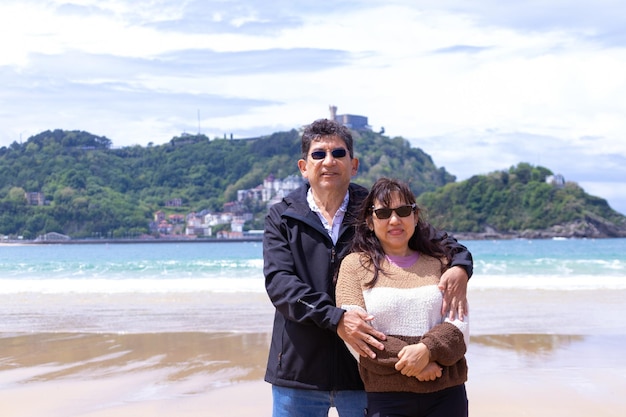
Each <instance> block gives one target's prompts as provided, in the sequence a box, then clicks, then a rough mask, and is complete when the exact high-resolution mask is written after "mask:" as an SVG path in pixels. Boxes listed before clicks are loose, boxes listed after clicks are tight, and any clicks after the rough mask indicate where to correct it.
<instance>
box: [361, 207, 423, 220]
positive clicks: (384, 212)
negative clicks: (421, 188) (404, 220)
mask: <svg viewBox="0 0 626 417" xmlns="http://www.w3.org/2000/svg"><path fill="white" fill-rule="evenodd" d="M416 207H417V206H416V205H415V204H407V205H405V206H400V207H396V208H389V207H383V208H379V209H375V208H374V206H372V209H374V214H375V215H376V217H377V218H379V219H380V220H385V219H388V218H390V217H391V213H392V212H394V211H395V212H396V214H397V215H398V217H407V216H410V215H411V213H413V212H414V211H415V209H416Z"/></svg>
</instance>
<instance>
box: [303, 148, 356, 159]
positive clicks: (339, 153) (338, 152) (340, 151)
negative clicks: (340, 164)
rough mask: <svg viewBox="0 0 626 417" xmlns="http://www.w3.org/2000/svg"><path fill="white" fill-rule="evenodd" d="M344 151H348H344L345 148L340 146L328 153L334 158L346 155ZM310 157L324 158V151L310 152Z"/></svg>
mask: <svg viewBox="0 0 626 417" xmlns="http://www.w3.org/2000/svg"><path fill="white" fill-rule="evenodd" d="M346 153H348V151H346V150H345V149H341V148H338V149H333V150H332V151H330V154H331V155H332V156H333V158H335V159H337V158H343V157H344V156H346ZM311 158H313V159H316V160H320V159H324V158H326V151H314V152H311Z"/></svg>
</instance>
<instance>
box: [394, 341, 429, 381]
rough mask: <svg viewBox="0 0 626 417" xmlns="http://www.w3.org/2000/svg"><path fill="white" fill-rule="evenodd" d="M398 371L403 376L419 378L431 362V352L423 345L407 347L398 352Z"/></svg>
mask: <svg viewBox="0 0 626 417" xmlns="http://www.w3.org/2000/svg"><path fill="white" fill-rule="evenodd" d="M398 358H399V359H400V360H399V361H398V362H396V365H395V367H396V370H397V371H400V373H401V374H402V375H406V376H415V377H417V376H418V375H419V374H420V373H421V372H422V371H424V368H426V366H427V365H428V363H429V362H430V351H429V350H428V348H427V347H426V345H425V344H423V343H421V342H420V343H417V344H415V345H407V346H405V347H403V348H402V349H400V352H398Z"/></svg>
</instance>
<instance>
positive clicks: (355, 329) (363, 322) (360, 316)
mask: <svg viewBox="0 0 626 417" xmlns="http://www.w3.org/2000/svg"><path fill="white" fill-rule="evenodd" d="M372 320H374V316H372V315H371V314H368V313H366V312H364V311H357V310H350V311H346V312H345V313H344V314H343V316H342V317H341V320H339V323H338V324H337V334H338V335H339V337H341V338H342V339H343V341H344V342H346V343H347V344H349V345H350V346H351V347H352V349H354V350H355V351H356V352H357V353H358V354H359V355H361V356H369V357H370V358H372V359H375V358H376V353H374V351H372V349H371V348H370V346H373V347H375V348H376V349H378V350H383V349H384V348H385V345H383V344H382V343H381V342H380V341H381V340H385V339H386V337H385V334H384V333H381V332H379V331H378V330H376V329H374V328H373V327H372V325H371V324H370V322H371V321H372Z"/></svg>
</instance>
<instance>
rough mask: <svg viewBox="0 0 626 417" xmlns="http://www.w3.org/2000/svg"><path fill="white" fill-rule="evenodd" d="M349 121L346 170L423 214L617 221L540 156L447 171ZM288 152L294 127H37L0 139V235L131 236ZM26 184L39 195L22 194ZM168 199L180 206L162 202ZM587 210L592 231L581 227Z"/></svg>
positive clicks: (618, 229) (485, 227) (203, 206)
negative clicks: (408, 198)
mask: <svg viewBox="0 0 626 417" xmlns="http://www.w3.org/2000/svg"><path fill="white" fill-rule="evenodd" d="M353 133H354V138H355V149H356V155H357V157H359V159H360V168H359V174H358V175H357V177H356V178H355V182H357V183H360V184H362V185H364V186H366V187H369V186H370V185H371V184H372V183H373V182H374V181H375V180H376V179H377V178H379V177H381V176H389V177H395V178H400V179H403V180H405V181H407V182H409V183H410V184H411V187H412V189H413V191H414V192H415V193H416V195H419V196H420V203H421V204H422V206H423V207H424V208H425V209H427V210H425V211H426V212H427V213H428V215H429V219H430V221H431V222H432V223H434V224H435V225H436V226H438V227H441V228H445V229H446V230H450V231H454V232H456V233H463V232H471V233H485V232H497V233H500V234H502V233H509V234H510V233H518V234H519V233H520V232H523V231H526V232H528V231H529V230H530V231H539V230H544V231H545V230H548V229H550V228H554V227H557V228H558V227H562V228H563V227H565V228H569V229H568V233H569V235H576V233H578V234H579V235H593V234H594V233H595V235H598V233H600V232H602V233H604V235H606V236H620V235H621V234H620V233H622V231H623V230H624V229H625V228H626V223H625V217H624V216H622V215H620V214H619V213H617V212H615V211H613V210H612V209H611V208H610V207H609V206H608V204H607V203H606V201H605V200H603V199H600V198H597V197H593V196H589V195H588V194H586V193H585V192H584V191H583V190H582V189H581V188H580V187H578V186H577V185H576V184H574V183H567V184H565V186H564V187H560V188H558V187H554V186H552V185H550V184H547V183H546V182H545V179H546V177H547V176H548V175H551V174H552V173H551V172H550V171H549V170H548V169H546V168H541V167H532V166H530V165H528V164H524V163H522V164H520V165H518V166H517V167H514V168H511V169H510V170H509V171H503V172H496V173H492V174H489V175H487V176H475V177H472V178H471V179H469V180H467V181H462V182H458V183H457V182H455V177H454V176H453V175H451V174H449V173H448V172H446V170H445V169H444V168H437V167H436V166H435V164H434V163H433V161H432V159H431V157H430V156H429V155H427V154H426V153H425V152H424V151H422V150H421V149H419V148H412V147H411V146H410V144H409V142H408V141H407V140H405V139H403V138H401V137H396V138H389V137H386V136H383V135H381V134H378V133H374V132H371V131H365V132H363V131H355V132H353ZM299 157H300V138H299V132H298V131H296V130H291V131H288V132H277V133H274V134H272V135H268V136H263V137H259V138H251V139H245V140H226V139H212V140H209V138H208V137H206V136H204V135H184V136H181V137H175V138H173V139H172V140H170V141H169V142H168V143H166V144H163V145H158V146H153V145H148V146H147V147H142V146H131V147H123V148H119V149H115V148H113V147H112V142H111V141H110V140H109V139H107V138H106V137H101V136H95V135H92V134H90V133H87V132H80V131H63V130H54V131H46V132H42V133H40V134H38V135H35V136H32V137H31V138H29V139H28V140H27V141H26V142H25V143H22V144H18V143H15V142H14V143H13V144H11V145H10V146H9V147H2V148H0V235H3V236H5V235H6V236H17V235H21V236H23V237H24V238H26V239H33V238H35V237H37V236H39V235H41V234H45V233H49V232H58V233H62V234H65V235H69V236H71V237H73V238H91V237H111V238H119V237H136V236H139V235H142V234H146V233H149V223H150V221H151V220H152V219H153V216H154V213H155V212H156V211H158V210H163V211H165V212H167V213H168V214H182V215H185V214H187V213H190V212H199V211H202V210H209V211H212V212H219V211H222V210H223V206H224V204H226V203H228V202H230V201H233V200H236V198H237V190H240V189H250V188H254V187H256V186H257V185H259V184H261V183H262V182H263V180H264V179H265V178H266V177H267V176H268V175H270V174H273V175H274V176H275V177H276V178H285V177H287V176H289V175H294V174H295V175H299V172H298V169H297V166H296V161H297V159H298V158H299ZM28 196H30V198H31V199H34V200H35V202H40V203H43V200H45V204H42V205H34V204H33V202H32V201H31V202H30V203H29V201H28V199H27V197H28ZM174 199H176V200H178V201H181V202H182V206H176V207H169V206H168V207H166V202H168V201H171V200H174ZM245 209H246V211H248V212H252V213H253V214H254V215H255V219H254V220H253V221H252V222H249V226H248V227H253V228H259V227H261V225H262V219H263V216H264V214H265V212H266V207H265V205H264V204H260V203H259V202H250V201H249V202H247V207H245ZM590 222H591V223H592V224H593V225H594V227H595V229H594V230H595V231H594V230H591V229H590V228H588V227H587V229H585V227H586V226H585V225H588V224H589V223H590ZM572 225H578V226H576V227H578V228H573V226H572ZM581 225H582V226H581ZM550 230H553V229H550ZM554 230H555V229H554ZM554 230H553V231H554Z"/></svg>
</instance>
